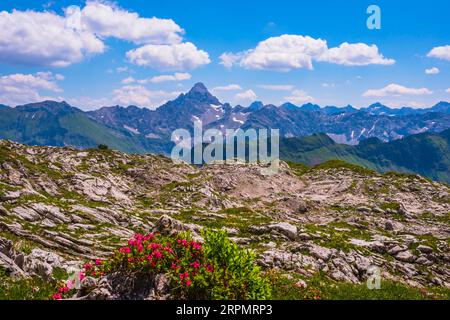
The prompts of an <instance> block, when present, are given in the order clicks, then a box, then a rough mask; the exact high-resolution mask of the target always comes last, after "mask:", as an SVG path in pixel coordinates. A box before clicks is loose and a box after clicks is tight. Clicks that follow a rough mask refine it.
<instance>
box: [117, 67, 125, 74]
mask: <svg viewBox="0 0 450 320" xmlns="http://www.w3.org/2000/svg"><path fill="white" fill-rule="evenodd" d="M127 71H128V67H127V66H124V67H117V68H116V72H117V73H123V72H127Z"/></svg>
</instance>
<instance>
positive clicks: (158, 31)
mask: <svg viewBox="0 0 450 320" xmlns="http://www.w3.org/2000/svg"><path fill="white" fill-rule="evenodd" d="M66 16H67V19H68V21H70V23H71V25H73V26H75V27H76V28H77V29H81V30H86V31H88V32H91V33H93V34H96V35H99V36H100V37H114V38H118V39H122V40H127V41H131V42H134V43H137V44H173V43H179V42H181V40H182V34H183V33H184V30H183V29H182V28H181V27H180V26H178V25H177V24H176V23H175V22H174V21H173V20H171V19H158V18H142V17H139V15H138V14H137V13H134V12H129V11H126V10H124V9H121V8H119V7H118V6H116V5H114V4H112V3H109V2H100V1H88V2H87V3H86V6H85V7H83V8H82V9H81V8H80V7H78V6H70V7H68V8H67V9H66Z"/></svg>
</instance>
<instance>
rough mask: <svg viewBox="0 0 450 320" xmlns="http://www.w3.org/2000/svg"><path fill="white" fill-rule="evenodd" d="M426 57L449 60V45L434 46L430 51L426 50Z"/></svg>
mask: <svg viewBox="0 0 450 320" xmlns="http://www.w3.org/2000/svg"><path fill="white" fill-rule="evenodd" d="M427 57H429V58H438V59H443V60H449V61H450V45H448V46H441V47H434V48H433V49H431V51H430V52H428V54H427Z"/></svg>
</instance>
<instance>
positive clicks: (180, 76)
mask: <svg viewBox="0 0 450 320" xmlns="http://www.w3.org/2000/svg"><path fill="white" fill-rule="evenodd" d="M191 78H192V76H191V75H190V74H189V73H178V72H176V73H175V74H168V75H161V76H155V77H152V78H150V80H149V81H150V82H152V83H160V82H167V81H184V80H189V79H191Z"/></svg>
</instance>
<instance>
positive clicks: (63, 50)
mask: <svg viewBox="0 0 450 320" xmlns="http://www.w3.org/2000/svg"><path fill="white" fill-rule="evenodd" d="M183 34H184V30H183V29H182V28H181V27H180V26H179V25H177V24H176V23H175V22H174V21H173V20H171V19H159V18H155V17H153V18H143V17H140V16H139V15H138V14H137V13H134V12H129V11H127V10H124V9H121V8H119V7H118V6H117V5H115V4H113V3H110V2H106V1H87V2H86V5H85V6H84V7H79V6H69V7H67V8H65V10H64V15H58V14H56V13H54V12H37V11H31V10H27V11H18V10H13V11H12V12H7V11H2V12H0V62H5V63H11V64H24V65H38V66H51V67H67V66H69V65H71V64H74V63H78V62H80V61H82V60H83V59H85V58H86V57H89V56H92V55H95V54H100V53H103V52H104V51H105V50H106V45H105V43H104V41H105V40H106V39H107V38H116V39H120V40H124V41H129V42H132V43H135V44H139V45H143V47H141V48H138V49H136V50H132V51H130V52H128V57H129V58H130V61H131V62H133V63H134V62H136V64H138V65H145V66H152V67H153V66H154V67H155V68H160V69H167V70H169V69H170V70H172V69H173V70H178V69H180V70H184V69H193V68H195V67H197V66H199V65H202V64H206V63H209V62H210V61H209V57H208V54H207V53H206V52H204V51H201V50H197V48H196V47H195V46H194V45H193V44H192V43H189V42H187V43H182V41H183ZM166 54H169V56H167V57H166V59H161V56H160V55H166ZM124 71H127V68H126V67H120V68H117V72H118V73H119V72H124Z"/></svg>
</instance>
